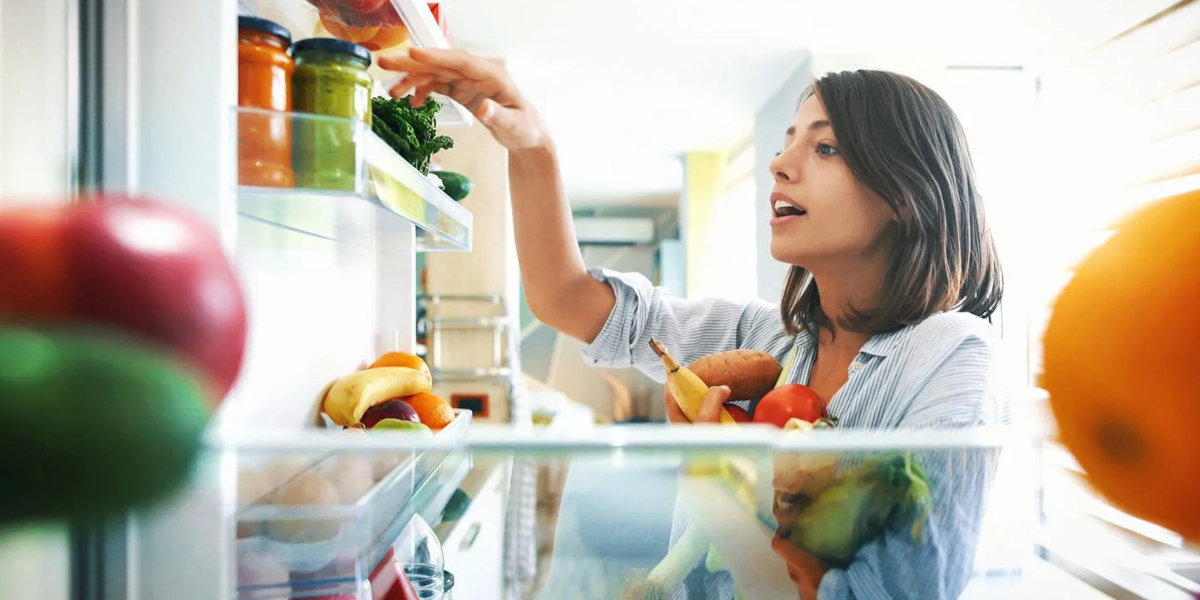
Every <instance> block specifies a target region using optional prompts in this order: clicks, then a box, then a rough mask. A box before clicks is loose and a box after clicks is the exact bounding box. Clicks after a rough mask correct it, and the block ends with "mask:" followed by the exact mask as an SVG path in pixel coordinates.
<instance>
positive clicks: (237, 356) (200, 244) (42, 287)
mask: <svg viewBox="0 0 1200 600" xmlns="http://www.w3.org/2000/svg"><path fill="white" fill-rule="evenodd" d="M0 264H3V265H4V269H5V272H6V276H5V278H4V280H3V281H0V319H4V320H10V321H27V320H40V321H76V322H90V323H98V324H104V325H114V326H117V327H120V328H122V329H125V330H126V331H129V332H131V333H134V334H136V335H138V336H140V337H141V338H143V339H146V340H148V341H151V342H154V343H157V344H159V345H161V346H164V347H166V348H167V349H168V350H169V351H171V352H172V353H173V354H175V355H176V356H178V357H179V358H180V359H182V360H183V361H185V362H186V363H188V364H189V365H191V366H192V367H193V368H194V369H195V370H196V371H197V372H198V373H201V374H203V375H205V376H206V383H207V384H208V386H209V388H210V389H212V390H213V391H214V392H215V396H216V397H215V400H214V402H215V401H219V400H220V399H221V398H223V397H224V396H225V394H226V392H228V391H229V388H231V387H232V386H233V382H234V380H235V379H237V374H238V371H239V370H240V369H241V364H242V355H243V352H244V350H245V345H246V309H245V301H244V299H243V297H242V290H241V286H240V285H239V283H238V280H237V277H236V275H235V274H234V270H233V266H232V265H231V264H230V262H229V260H228V258H227V257H226V256H225V253H224V250H223V249H222V247H221V243H220V239H219V238H218V236H217V233H216V231H214V230H213V228H212V227H211V226H209V224H208V222H207V221H205V220H203V219H202V218H200V217H199V216H197V215H195V214H193V213H192V212H190V211H188V210H186V209H184V208H181V207H178V206H173V205H169V204H161V203H156V202H150V201H147V200H143V199H126V198H111V197H110V198H98V199H93V201H91V202H88V203H84V204H72V205H66V206H60V207H53V208H46V209H32V210H29V209H26V210H15V211H4V212H0Z"/></svg>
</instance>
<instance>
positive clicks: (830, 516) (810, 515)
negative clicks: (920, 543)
mask: <svg viewBox="0 0 1200 600" xmlns="http://www.w3.org/2000/svg"><path fill="white" fill-rule="evenodd" d="M929 503H930V489H929V480H928V479H927V478H926V477H925V472H924V471H923V470H922V469H921V465H920V464H919V463H917V462H916V460H915V459H913V457H912V454H911V453H908V452H889V453H883V454H879V455H876V456H872V457H869V458H867V459H866V460H864V461H863V462H862V463H860V464H858V465H856V466H855V467H854V468H853V469H852V470H850V471H849V472H847V473H845V474H844V475H842V476H841V478H840V479H839V480H838V481H837V482H836V483H834V484H833V485H832V486H831V487H829V488H828V489H826V490H825V491H823V492H821V494H820V495H819V496H817V498H816V500H814V501H813V503H812V504H810V505H809V506H808V508H806V509H804V510H803V511H801V512H800V514H798V515H797V516H796V518H795V519H794V520H793V521H792V531H791V533H790V534H789V535H788V539H789V540H790V541H791V542H792V543H794V544H796V546H798V547H799V548H801V549H803V550H805V551H806V552H808V553H809V554H812V555H814V556H816V557H818V558H820V559H821V560H824V561H825V562H826V563H827V564H829V565H830V566H834V567H844V566H846V565H848V564H850V562H851V561H852V560H853V559H854V555H855V554H856V553H857V552H858V549H859V548H861V547H862V546H863V544H865V543H867V542H868V541H870V540H871V539H873V538H875V537H877V536H878V535H880V534H881V533H883V531H884V529H885V528H886V527H887V526H888V523H889V522H890V521H891V519H892V517H893V516H898V517H902V518H904V517H907V518H912V519H913V525H912V537H913V540H914V541H917V540H919V539H920V537H921V529H922V527H923V525H924V523H925V520H926V519H927V518H928V516H929Z"/></svg>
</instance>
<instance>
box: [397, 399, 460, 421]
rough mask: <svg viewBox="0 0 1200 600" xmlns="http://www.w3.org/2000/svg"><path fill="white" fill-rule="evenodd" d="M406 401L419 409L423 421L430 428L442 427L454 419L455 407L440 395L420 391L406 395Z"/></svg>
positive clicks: (414, 408) (415, 408)
mask: <svg viewBox="0 0 1200 600" xmlns="http://www.w3.org/2000/svg"><path fill="white" fill-rule="evenodd" d="M404 401H405V402H407V403H408V405H409V406H411V407H413V410H416V411H417V416H418V417H420V418H421V422H422V423H424V424H426V425H428V426H429V428H430V429H441V428H443V427H445V426H447V425H449V424H450V421H453V420H454V409H453V408H451V407H450V403H449V402H446V401H445V400H443V399H442V398H441V397H439V396H435V395H433V394H429V393H420V394H413V395H411V396H405V397H404Z"/></svg>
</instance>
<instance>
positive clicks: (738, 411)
mask: <svg viewBox="0 0 1200 600" xmlns="http://www.w3.org/2000/svg"><path fill="white" fill-rule="evenodd" d="M725 410H726V411H728V412H729V416H731V417H733V420H734V421H736V422H738V423H749V422H750V413H748V412H746V409H744V408H742V407H740V406H738V405H736V404H726V405H725Z"/></svg>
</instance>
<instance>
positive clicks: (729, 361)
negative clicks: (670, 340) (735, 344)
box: [688, 350, 783, 400]
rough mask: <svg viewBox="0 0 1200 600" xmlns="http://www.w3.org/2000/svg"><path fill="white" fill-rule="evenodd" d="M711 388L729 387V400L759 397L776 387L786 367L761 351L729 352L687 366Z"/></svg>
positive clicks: (710, 355) (700, 359) (697, 360)
mask: <svg viewBox="0 0 1200 600" xmlns="http://www.w3.org/2000/svg"><path fill="white" fill-rule="evenodd" d="M688 368H689V369H691V370H692V372H693V373H695V374H696V375H697V376H699V377H700V379H701V380H703V381H704V383H705V384H706V385H708V386H709V387H713V386H718V385H727V386H729V390H730V394H729V399H730V400H750V399H752V398H758V397H760V396H762V395H763V394H766V393H767V392H769V391H771V389H772V388H774V387H775V382H776V380H778V379H779V373H780V371H782V370H783V366H782V365H780V364H779V361H777V360H775V357H774V356H771V355H770V354H767V353H766V352H760V351H758V350H726V351H724V352H718V353H716V354H709V355H708V356H702V357H700V358H698V359H696V361H695V362H693V363H692V364H690V365H688Z"/></svg>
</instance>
